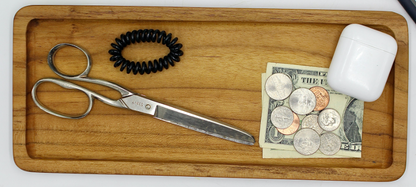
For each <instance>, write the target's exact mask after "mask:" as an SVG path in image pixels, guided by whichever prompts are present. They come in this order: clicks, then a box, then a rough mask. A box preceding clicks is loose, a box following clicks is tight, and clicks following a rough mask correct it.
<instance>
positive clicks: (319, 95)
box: [309, 86, 329, 111]
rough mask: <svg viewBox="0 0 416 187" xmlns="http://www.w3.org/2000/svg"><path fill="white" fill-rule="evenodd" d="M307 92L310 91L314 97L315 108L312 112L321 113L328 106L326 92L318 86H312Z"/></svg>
mask: <svg viewBox="0 0 416 187" xmlns="http://www.w3.org/2000/svg"><path fill="white" fill-rule="evenodd" d="M309 90H311V91H312V92H313V94H315V97H316V106H315V108H314V109H313V110H314V111H321V110H323V109H324V108H326V107H327V106H328V103H329V94H328V91H326V90H325V88H322V87H320V86H314V87H312V88H310V89H309Z"/></svg>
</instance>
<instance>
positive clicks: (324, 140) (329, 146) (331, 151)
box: [319, 132, 341, 155]
mask: <svg viewBox="0 0 416 187" xmlns="http://www.w3.org/2000/svg"><path fill="white" fill-rule="evenodd" d="M340 148H341V139H340V138H339V136H337V135H336V134H334V133H330V132H329V133H324V134H322V135H321V146H320V147H319V150H320V151H321V152H322V153H323V154H324V155H335V154H336V153H337V152H338V151H339V149H340Z"/></svg>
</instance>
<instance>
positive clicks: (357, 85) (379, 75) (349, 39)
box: [328, 24, 397, 102]
mask: <svg viewBox="0 0 416 187" xmlns="http://www.w3.org/2000/svg"><path fill="white" fill-rule="evenodd" d="M396 53H397V43H396V40H395V39H394V38H393V37H391V36H390V35H388V34H385V33H383V32H380V31H377V30H374V29H371V28H369V27H365V26H362V25H358V24H351V25H348V26H347V27H345V29H344V30H343V31H342V33H341V36H340V39H339V41H338V44H337V47H336V50H335V53H334V56H333V58H332V62H331V65H330V67H329V70H328V84H329V86H330V87H331V88H333V89H334V90H336V91H338V92H340V93H343V94H346V95H349V96H352V97H355V98H357V99H360V100H363V101H367V102H372V101H375V100H377V99H378V98H379V97H380V96H381V93H382V92H383V89H384V86H385V84H386V82H387V78H388V75H389V73H390V70H391V67H392V65H393V62H394V59H395V57H396Z"/></svg>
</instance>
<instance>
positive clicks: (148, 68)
mask: <svg viewBox="0 0 416 187" xmlns="http://www.w3.org/2000/svg"><path fill="white" fill-rule="evenodd" d="M115 41H116V43H111V47H113V48H114V49H110V50H109V51H108V53H110V54H111V55H113V56H111V57H110V61H115V63H114V67H118V66H120V65H121V67H120V71H123V70H124V69H126V72H127V74H130V72H132V71H133V73H134V74H135V75H136V74H137V73H140V74H141V75H143V74H144V73H147V74H149V73H151V72H153V73H156V72H157V71H162V70H163V68H165V69H168V68H169V65H171V66H174V65H175V62H179V61H180V58H179V57H180V56H182V55H183V52H182V50H181V48H182V44H180V43H176V42H177V41H178V38H177V37H175V38H174V39H173V40H172V34H171V33H169V34H167V35H166V32H165V31H159V30H153V29H144V30H134V31H132V32H130V31H129V32H127V33H126V34H121V35H120V38H116V39H115ZM135 42H137V43H140V42H157V43H160V42H162V44H164V45H166V46H167V47H169V49H170V52H169V54H168V55H166V56H165V57H163V58H159V60H157V59H155V60H153V62H152V61H149V62H148V63H146V62H145V61H144V62H142V63H140V62H137V63H135V62H133V61H129V60H126V59H125V58H124V57H123V55H121V51H122V50H123V49H124V48H125V47H126V46H128V45H130V44H134V43H135Z"/></svg>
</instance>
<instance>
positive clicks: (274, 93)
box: [265, 73, 293, 101]
mask: <svg viewBox="0 0 416 187" xmlns="http://www.w3.org/2000/svg"><path fill="white" fill-rule="evenodd" d="M292 87H293V85H292V80H291V79H290V78H289V76H287V75H285V74H283V73H275V74H273V75H270V77H269V78H267V80H266V84H265V89H266V93H267V95H268V96H269V97H271V98H272V99H274V100H278V101H280V100H284V99H286V98H287V97H289V95H290V93H292Z"/></svg>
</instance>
